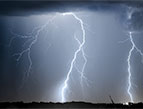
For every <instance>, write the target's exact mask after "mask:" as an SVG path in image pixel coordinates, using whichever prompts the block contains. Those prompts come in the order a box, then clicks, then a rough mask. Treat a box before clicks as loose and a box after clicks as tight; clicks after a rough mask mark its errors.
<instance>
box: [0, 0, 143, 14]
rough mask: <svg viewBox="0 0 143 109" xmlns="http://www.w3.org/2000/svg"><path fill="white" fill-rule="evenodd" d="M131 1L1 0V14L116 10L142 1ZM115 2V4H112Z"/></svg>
mask: <svg viewBox="0 0 143 109" xmlns="http://www.w3.org/2000/svg"><path fill="white" fill-rule="evenodd" d="M130 1H132V0H130ZM130 1H123V0H120V1H114V0H104V1H95V0H89V1H88V0H82V1H79V0H78V1H75V0H70V1H62V0H56V1H55V0H54V1H0V15H9V16H10V15H14V16H17V15H31V14H40V13H44V12H55V11H56V12H65V11H71V10H72V11H75V10H83V9H89V10H113V8H114V10H115V9H118V7H117V5H120V4H129V5H134V6H138V4H140V6H142V5H141V3H136V2H130ZM112 4H114V5H112Z"/></svg>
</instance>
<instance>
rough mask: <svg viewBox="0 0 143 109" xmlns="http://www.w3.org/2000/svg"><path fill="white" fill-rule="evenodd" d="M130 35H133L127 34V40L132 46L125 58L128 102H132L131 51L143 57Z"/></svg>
mask: <svg viewBox="0 0 143 109" xmlns="http://www.w3.org/2000/svg"><path fill="white" fill-rule="evenodd" d="M132 34H133V33H132V32H129V39H130V42H131V44H132V47H131V49H130V50H129V54H128V58H127V62H128V90H127V92H128V94H129V96H130V102H134V99H133V95H132V93H131V88H132V82H131V77H132V72H131V62H130V61H131V56H132V53H133V51H134V50H136V51H137V52H138V53H139V54H140V55H141V57H143V53H142V51H141V50H140V49H139V48H138V47H137V46H136V44H135V43H134V40H133V36H132Z"/></svg>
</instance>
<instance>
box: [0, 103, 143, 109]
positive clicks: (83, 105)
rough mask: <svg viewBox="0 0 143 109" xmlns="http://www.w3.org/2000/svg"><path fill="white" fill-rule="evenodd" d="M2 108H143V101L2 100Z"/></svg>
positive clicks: (0, 104)
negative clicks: (121, 102) (24, 101)
mask: <svg viewBox="0 0 143 109" xmlns="http://www.w3.org/2000/svg"><path fill="white" fill-rule="evenodd" d="M0 108H1V109H9V108H16V109H18V108H103V109H104V108H133V109H134V108H143V103H136V104H134V103H128V105H125V104H120V103H119V104H115V103H111V104H105V103H99V104H93V103H86V102H66V103H52V102H49V103H46V102H31V103H23V102H1V103H0Z"/></svg>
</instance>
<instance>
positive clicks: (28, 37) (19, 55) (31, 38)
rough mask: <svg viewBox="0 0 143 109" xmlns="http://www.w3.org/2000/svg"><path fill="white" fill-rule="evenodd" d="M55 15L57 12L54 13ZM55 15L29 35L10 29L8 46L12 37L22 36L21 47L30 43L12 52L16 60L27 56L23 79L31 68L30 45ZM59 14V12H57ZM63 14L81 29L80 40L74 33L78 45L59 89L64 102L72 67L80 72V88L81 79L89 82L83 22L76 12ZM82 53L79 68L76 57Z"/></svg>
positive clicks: (32, 44)
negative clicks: (26, 66) (79, 67)
mask: <svg viewBox="0 0 143 109" xmlns="http://www.w3.org/2000/svg"><path fill="white" fill-rule="evenodd" d="M56 15H57V14H56ZM56 15H55V16H54V17H52V18H51V20H49V21H48V22H47V23H45V24H44V25H42V26H39V27H35V28H34V29H33V30H32V32H31V33H30V35H20V34H16V33H14V32H13V31H12V30H11V34H12V35H14V37H12V38H11V40H10V43H9V46H11V44H12V42H13V40H14V39H16V38H22V39H26V41H25V43H24V44H23V47H24V46H25V45H27V43H30V44H29V45H28V47H27V48H24V49H23V50H22V51H21V52H19V53H15V54H13V56H14V57H16V61H17V62H19V61H20V59H21V58H22V56H23V55H24V54H26V53H27V56H28V61H29V66H28V69H27V71H26V73H25V76H24V80H25V78H27V77H29V74H30V72H31V69H32V64H33V63H32V59H31V49H32V47H33V46H34V44H36V42H37V40H38V38H39V36H40V33H41V32H42V31H43V30H44V29H45V28H46V27H47V26H48V24H49V23H50V22H51V21H53V20H54V18H55V17H56ZM58 15H59V14H58ZM60 15H61V14H60ZM62 15H63V16H69V15H70V16H73V17H74V18H75V19H76V20H77V21H78V22H79V24H80V27H81V31H82V41H80V40H79V39H78V38H77V37H76V35H74V39H75V40H76V41H77V43H78V45H79V47H78V49H77V50H76V51H75V53H74V56H73V59H72V61H71V63H70V68H69V71H68V73H67V75H66V79H65V81H64V84H63V87H62V90H61V99H62V102H65V101H66V99H65V93H66V89H67V88H68V81H69V79H70V74H71V73H72V70H73V68H74V67H75V68H76V70H77V71H78V72H79V73H80V85H81V87H82V90H83V80H85V83H86V84H87V86H89V84H88V82H91V81H89V80H88V79H87V77H86V76H85V74H84V69H85V66H86V63H87V59H86V56H85V52H84V49H83V46H84V44H85V28H84V23H83V21H82V19H80V18H79V17H78V16H76V14H74V13H72V12H68V13H62ZM80 52H81V53H82V57H83V59H84V64H83V66H82V69H81V70H79V69H78V67H77V66H76V59H77V55H78V53H80Z"/></svg>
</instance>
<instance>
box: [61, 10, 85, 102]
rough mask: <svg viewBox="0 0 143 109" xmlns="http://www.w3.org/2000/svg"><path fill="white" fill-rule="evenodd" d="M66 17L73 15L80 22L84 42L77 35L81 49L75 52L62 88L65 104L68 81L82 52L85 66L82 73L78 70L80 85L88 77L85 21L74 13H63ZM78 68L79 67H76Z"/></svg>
mask: <svg viewBox="0 0 143 109" xmlns="http://www.w3.org/2000/svg"><path fill="white" fill-rule="evenodd" d="M66 15H71V16H73V17H74V18H75V19H76V20H77V21H78V22H79V24H80V26H81V30H82V42H80V41H79V39H78V38H77V37H76V35H75V37H74V38H75V40H76V41H77V42H78V44H79V47H78V49H77V50H76V51H75V53H74V56H73V59H72V61H71V63H70V68H69V71H68V73H67V76H66V79H65V81H64V84H63V87H62V90H61V96H62V102H65V101H66V98H65V92H66V89H67V88H68V81H69V79H70V75H71V73H72V70H73V67H74V64H75V63H76V59H77V55H78V53H79V52H80V51H81V52H82V56H83V58H84V61H85V62H84V65H83V67H82V70H81V71H79V70H78V69H77V70H78V71H79V73H80V75H81V76H80V83H81V84H82V81H83V78H84V79H86V77H85V76H84V73H83V72H84V69H85V66H86V63H87V59H86V57H85V53H84V50H83V46H84V44H85V29H84V23H83V21H82V19H80V18H79V17H78V16H76V14H74V13H72V12H69V13H63V16H66ZM76 68H77V67H76Z"/></svg>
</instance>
